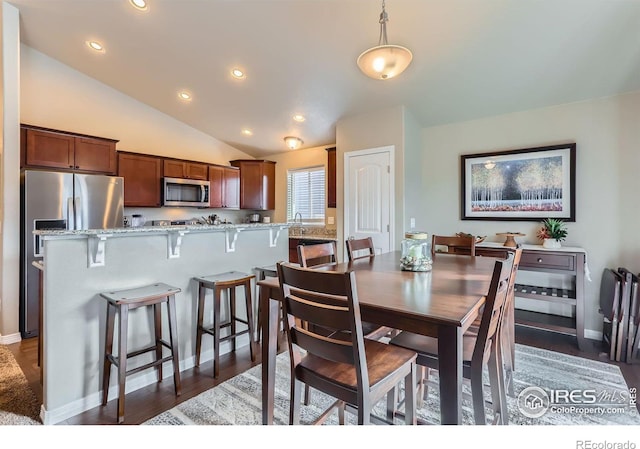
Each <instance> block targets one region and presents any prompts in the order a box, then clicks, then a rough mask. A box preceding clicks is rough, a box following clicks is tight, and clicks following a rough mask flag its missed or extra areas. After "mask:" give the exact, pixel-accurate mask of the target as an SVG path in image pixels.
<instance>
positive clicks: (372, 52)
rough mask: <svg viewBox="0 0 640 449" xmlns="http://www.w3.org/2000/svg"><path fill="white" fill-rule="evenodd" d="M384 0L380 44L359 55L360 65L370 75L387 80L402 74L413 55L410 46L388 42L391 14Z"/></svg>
mask: <svg viewBox="0 0 640 449" xmlns="http://www.w3.org/2000/svg"><path fill="white" fill-rule="evenodd" d="M384 7H385V3H384V0H382V12H381V13H380V20H379V22H380V38H379V39H378V45H377V46H376V47H372V48H370V49H368V50H366V51H364V52H363V53H362V54H361V55H360V56H358V61H357V62H358V67H360V70H362V72H363V73H364V74H365V75H367V76H368V77H371V78H375V79H379V80H386V79H389V78H393V77H395V76H398V75H400V74H401V73H402V72H404V70H405V69H406V68H407V67H408V66H409V64H410V63H411V60H412V59H413V55H412V54H411V51H409V49H408V48H405V47H401V46H400V45H389V44H388V43H387V22H388V21H389V16H388V15H387V11H385V9H384Z"/></svg>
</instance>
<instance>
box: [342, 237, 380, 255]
mask: <svg viewBox="0 0 640 449" xmlns="http://www.w3.org/2000/svg"><path fill="white" fill-rule="evenodd" d="M345 244H346V246H347V257H348V258H349V261H352V260H355V259H363V258H366V257H373V256H375V249H374V248H373V239H372V238H371V237H367V238H363V239H347V240H346V242H345Z"/></svg>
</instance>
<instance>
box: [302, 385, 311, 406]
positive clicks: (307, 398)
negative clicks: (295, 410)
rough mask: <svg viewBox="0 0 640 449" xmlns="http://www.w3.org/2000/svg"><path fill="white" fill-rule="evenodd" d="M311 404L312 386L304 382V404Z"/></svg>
mask: <svg viewBox="0 0 640 449" xmlns="http://www.w3.org/2000/svg"><path fill="white" fill-rule="evenodd" d="M309 404H311V388H310V387H309V385H307V384H304V405H309Z"/></svg>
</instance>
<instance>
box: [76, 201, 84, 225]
mask: <svg viewBox="0 0 640 449" xmlns="http://www.w3.org/2000/svg"><path fill="white" fill-rule="evenodd" d="M74 203H75V208H74V210H75V218H74V221H75V224H76V227H75V229H83V228H82V201H81V198H80V197H79V196H77V197H75V199H74Z"/></svg>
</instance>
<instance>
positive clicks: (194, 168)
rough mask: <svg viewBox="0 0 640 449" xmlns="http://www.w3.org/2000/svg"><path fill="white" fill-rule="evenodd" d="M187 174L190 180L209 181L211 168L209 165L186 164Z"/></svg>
mask: <svg viewBox="0 0 640 449" xmlns="http://www.w3.org/2000/svg"><path fill="white" fill-rule="evenodd" d="M185 174H186V177H187V178H189V179H200V180H202V181H206V180H207V179H209V168H208V166H207V164H198V163H194V162H185Z"/></svg>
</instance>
